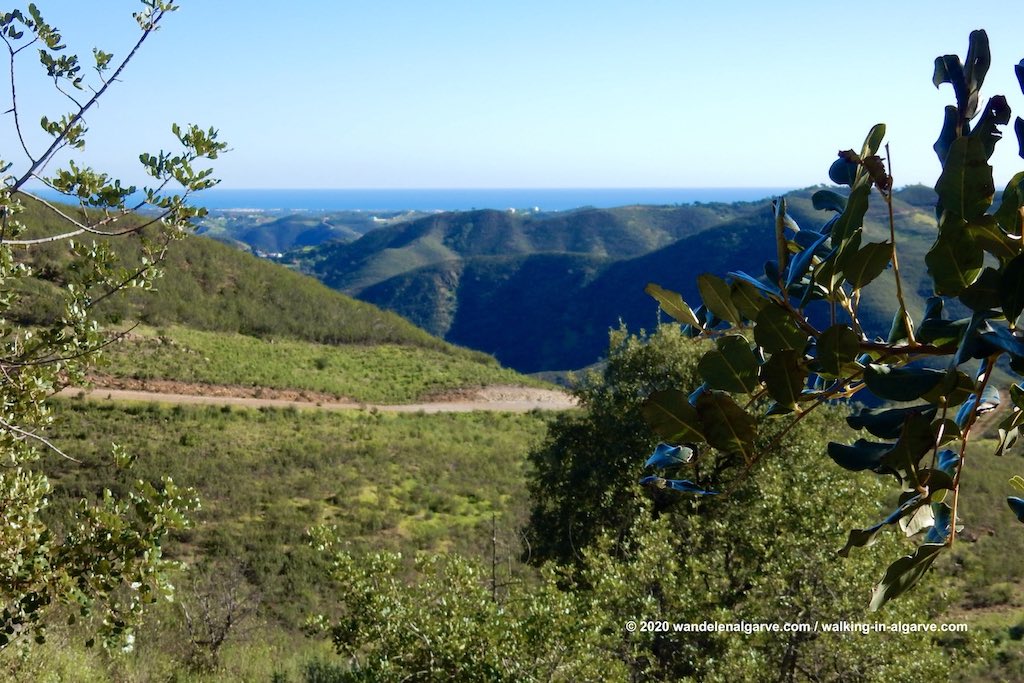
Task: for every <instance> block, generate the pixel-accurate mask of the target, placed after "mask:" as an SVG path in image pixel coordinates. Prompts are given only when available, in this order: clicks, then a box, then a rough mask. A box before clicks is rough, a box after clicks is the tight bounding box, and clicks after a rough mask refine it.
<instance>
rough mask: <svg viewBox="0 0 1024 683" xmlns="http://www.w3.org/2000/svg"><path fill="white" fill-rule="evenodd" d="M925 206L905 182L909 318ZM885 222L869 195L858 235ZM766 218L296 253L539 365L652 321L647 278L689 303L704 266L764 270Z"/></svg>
mask: <svg viewBox="0 0 1024 683" xmlns="http://www.w3.org/2000/svg"><path fill="white" fill-rule="evenodd" d="M812 192H813V190H803V191H798V192H793V193H790V194H789V195H788V196H787V201H788V203H789V209H790V213H791V215H792V216H793V217H794V218H795V220H796V221H797V222H798V223H799V224H801V225H803V226H804V227H806V228H812V229H816V228H818V227H820V226H821V225H822V224H823V223H824V222H826V221H827V220H828V218H829V217H830V215H831V214H829V213H827V212H823V211H816V210H815V209H814V208H813V207H812V206H811V202H810V195H811V194H812ZM933 206H934V193H933V192H931V190H930V189H929V188H923V187H918V186H915V187H909V188H906V189H904V190H901V191H900V192H898V193H897V199H896V201H895V217H896V223H897V238H898V240H899V242H900V244H899V248H900V257H901V264H902V266H903V269H904V270H905V275H906V277H907V280H908V282H910V283H911V287H910V288H909V289H910V290H911V291H910V292H909V293H908V304H909V305H910V307H911V309H912V314H913V315H914V316H915V317H917V316H918V315H919V313H920V311H921V310H922V309H923V301H924V298H925V297H927V296H928V295H929V294H930V290H929V288H928V284H927V279H926V276H925V271H924V254H925V252H926V251H927V250H928V248H929V247H930V245H931V243H932V240H933V235H934V230H935V221H934V211H933ZM887 221H888V219H887V214H886V212H885V209H884V204H883V203H882V202H881V201H876V202H875V203H874V204H873V207H872V209H871V212H870V213H869V214H868V217H867V224H866V226H865V232H866V239H867V240H869V241H884V240H886V239H887V238H888V222H887ZM773 225H774V224H773V219H772V214H771V208H770V205H769V202H768V201H767V200H766V201H765V202H762V203H760V204H751V203H743V204H737V205H704V206H693V207H628V208H625V209H614V210H610V211H597V210H582V211H577V212H569V213H567V214H565V215H564V216H560V217H558V219H557V220H555V219H554V218H551V217H547V218H545V217H529V216H527V217H517V216H515V215H511V214H507V213H503V212H497V211H486V212H481V211H477V212H465V213H458V214H443V215H441V216H436V217H431V218H429V219H422V220H418V221H413V222H410V223H408V224H405V225H398V226H394V227H392V228H387V229H381V230H377V231H374V232H372V233H369V234H368V235H366V236H365V237H363V238H362V239H360V240H358V241H356V242H354V243H351V244H348V245H325V246H323V247H320V248H315V249H312V250H309V251H308V252H306V253H305V254H304V255H303V256H302V258H300V259H298V260H299V262H300V263H301V264H302V265H303V266H304V267H307V268H309V269H310V270H311V271H312V272H314V273H316V274H317V275H318V276H319V277H322V278H324V279H325V281H326V282H328V283H329V284H332V285H333V286H337V287H341V288H346V289H347V291H352V292H353V293H355V294H356V295H357V296H359V297H360V298H361V299H364V300H366V301H370V302H372V303H374V304H376V305H378V306H381V307H382V308H386V309H389V310H393V311H396V312H398V313H400V314H402V315H403V316H404V317H406V318H408V319H409V320H412V321H414V322H416V323H417V324H418V325H421V326H422V327H424V328H426V329H428V330H430V331H431V332H433V333H435V334H438V335H441V336H444V338H445V339H447V340H448V341H450V342H453V343H456V344H460V345H464V346H469V347H471V348H475V349H480V350H483V351H486V352H487V353H491V354H494V355H495V356H496V357H497V358H498V359H499V360H500V361H501V362H502V363H504V364H506V365H509V366H511V367H514V368H516V369H518V370H520V371H524V372H536V371H541V370H556V369H567V368H577V367H582V366H585V365H587V364H590V363H592V362H594V361H595V360H596V359H597V358H599V357H600V356H601V355H602V354H603V353H604V351H605V350H606V347H607V333H608V329H609V328H610V327H616V326H618V324H619V322H620V321H624V322H625V323H627V324H628V325H629V326H630V327H631V328H634V329H636V328H640V327H648V328H650V327H653V325H654V324H655V323H656V320H657V316H658V312H657V305H656V304H655V302H654V301H653V300H652V299H651V298H650V297H648V296H647V295H646V294H644V292H643V288H644V285H645V284H646V283H647V282H649V281H655V282H658V283H660V284H662V285H663V286H665V287H669V288H673V289H676V290H678V291H680V292H681V293H682V294H683V295H684V297H688V298H690V299H691V300H694V299H696V296H697V294H696V284H695V279H696V276H697V275H699V274H700V273H704V272H710V273H715V274H719V275H724V274H726V273H727V272H728V271H731V270H743V271H745V272H748V273H750V274H751V275H754V276H758V275H760V274H762V273H763V268H764V263H765V261H767V260H770V259H772V258H774V249H775V247H774V241H773V237H772V235H773V231H774V227H773ZM673 237H675V239H673ZM651 245H654V246H651ZM530 249H533V250H534V251H533V252H529V250H530ZM524 252H526V253H524ZM541 252H544V253H541ZM389 274H390V275H389ZM893 296H894V295H893V280H892V275H891V274H888V273H887V274H883V275H882V276H881V277H880V278H879V279H878V280H877V281H876V283H875V284H873V285H872V287H869V288H868V289H867V290H866V291H865V295H864V298H863V300H862V302H861V310H862V311H863V313H864V320H865V321H866V324H867V325H868V329H869V331H870V332H872V333H874V334H885V333H886V332H887V331H888V328H889V324H890V321H891V318H890V316H891V313H892V312H891V302H892V300H893ZM819 314H820V312H819Z"/></svg>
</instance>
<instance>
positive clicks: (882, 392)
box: [864, 363, 946, 401]
mask: <svg viewBox="0 0 1024 683" xmlns="http://www.w3.org/2000/svg"><path fill="white" fill-rule="evenodd" d="M945 376H946V373H945V372H943V371H941V370H933V369H932V368H893V367H890V366H888V365H877V364H875V363H871V364H869V365H868V366H867V367H866V368H864V383H865V384H866V385H867V387H868V389H870V390H871V393H873V394H874V395H875V396H877V397H878V398H883V399H887V400H890V401H913V400H915V399H918V398H921V397H922V396H924V395H925V394H926V393H928V392H929V391H931V390H932V389H934V388H935V387H936V386H938V385H939V383H940V382H941V381H942V379H943V378H944V377H945Z"/></svg>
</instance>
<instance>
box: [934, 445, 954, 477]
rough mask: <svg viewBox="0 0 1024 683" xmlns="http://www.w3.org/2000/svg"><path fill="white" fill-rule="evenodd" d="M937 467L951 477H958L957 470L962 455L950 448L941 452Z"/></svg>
mask: <svg viewBox="0 0 1024 683" xmlns="http://www.w3.org/2000/svg"><path fill="white" fill-rule="evenodd" d="M935 466H936V467H938V468H939V469H940V470H942V471H943V472H945V473H946V474H948V475H949V476H950V477H954V476H956V470H957V468H958V467H959V466H960V454H959V453H957V452H956V451H952V450H950V449H948V448H946V449H943V450H941V451H939V455H938V458H937V459H936V464H935Z"/></svg>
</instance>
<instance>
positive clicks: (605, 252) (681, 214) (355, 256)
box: [285, 203, 753, 296]
mask: <svg viewBox="0 0 1024 683" xmlns="http://www.w3.org/2000/svg"><path fill="white" fill-rule="evenodd" d="M751 210H753V205H750V204H743V203H741V204H702V205H684V206H667V207H641V206H630V207H622V208H617V209H592V208H585V209H577V210H575V211H568V212H560V213H553V214H529V213H526V214H524V213H512V212H509V211H493V210H481V211H464V212H453V213H443V214H438V215H435V216H428V217H425V218H420V219H417V220H413V221H409V222H407V223H402V224H399V225H394V226H388V227H383V228H378V229H376V230H373V231H371V232H369V233H367V234H366V235H365V236H364V237H362V238H361V239H359V240H357V241H355V242H351V243H344V244H343V243H329V244H324V245H321V246H320V247H315V248H312V249H308V250H302V251H298V252H292V253H289V254H287V255H286V256H285V260H286V261H287V262H289V263H292V264H294V265H296V266H297V267H298V268H299V269H301V270H303V271H304V272H308V273H310V274H312V275H314V276H315V277H317V279H319V280H321V281H322V282H324V283H326V284H328V285H330V286H331V287H334V288H336V289H340V290H342V291H344V292H346V293H349V294H353V295H357V296H358V295H360V294H361V292H362V291H363V290H365V289H367V288H369V287H371V286H373V285H376V284H379V283H381V282H384V281H385V280H388V279H390V278H392V277H395V276H397V275H401V274H403V273H408V272H410V271H413V270H416V269H418V268H424V267H427V266H437V265H440V264H442V263H445V262H453V261H459V260H463V259H470V258H474V257H479V256H506V257H507V256H527V255H531V254H542V253H562V254H564V253H570V254H583V255H587V256H592V257H597V258H616V259H617V258H628V257H631V256H638V255H640V254H644V253H647V252H649V251H651V250H652V249H657V248H659V247H662V246H665V245H667V244H670V243H672V242H673V241H675V240H677V239H679V238H681V237H685V236H688V235H693V234H696V233H699V232H700V231H702V230H705V229H707V228H709V227H711V226H713V225H716V224H718V223H721V222H722V221H723V220H729V219H731V218H733V217H735V216H736V215H740V214H742V213H745V212H748V211H751Z"/></svg>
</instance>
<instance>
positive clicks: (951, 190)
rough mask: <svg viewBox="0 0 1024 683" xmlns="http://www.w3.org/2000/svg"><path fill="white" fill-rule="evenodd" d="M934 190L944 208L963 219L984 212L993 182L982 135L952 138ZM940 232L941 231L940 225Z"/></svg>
mask: <svg viewBox="0 0 1024 683" xmlns="http://www.w3.org/2000/svg"><path fill="white" fill-rule="evenodd" d="M935 191H936V192H937V193H938V195H939V202H940V203H941V205H942V210H943V211H945V212H949V213H952V214H953V215H955V216H957V217H959V218H962V219H964V220H966V221H971V220H973V219H975V218H979V217H981V216H983V215H984V214H985V211H986V210H987V209H988V207H989V206H990V205H991V204H992V196H993V195H994V194H995V191H996V186H995V183H994V181H993V180H992V167H991V166H989V164H988V157H987V156H986V155H985V144H984V142H983V141H982V140H981V139H979V138H971V137H961V138H957V139H956V140H954V141H953V144H952V145H950V148H949V155H948V156H947V157H946V163H945V164H944V165H943V167H942V175H940V176H939V180H938V182H937V183H936V184H935ZM939 234H940V235H941V234H942V228H941V226H940V229H939Z"/></svg>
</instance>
